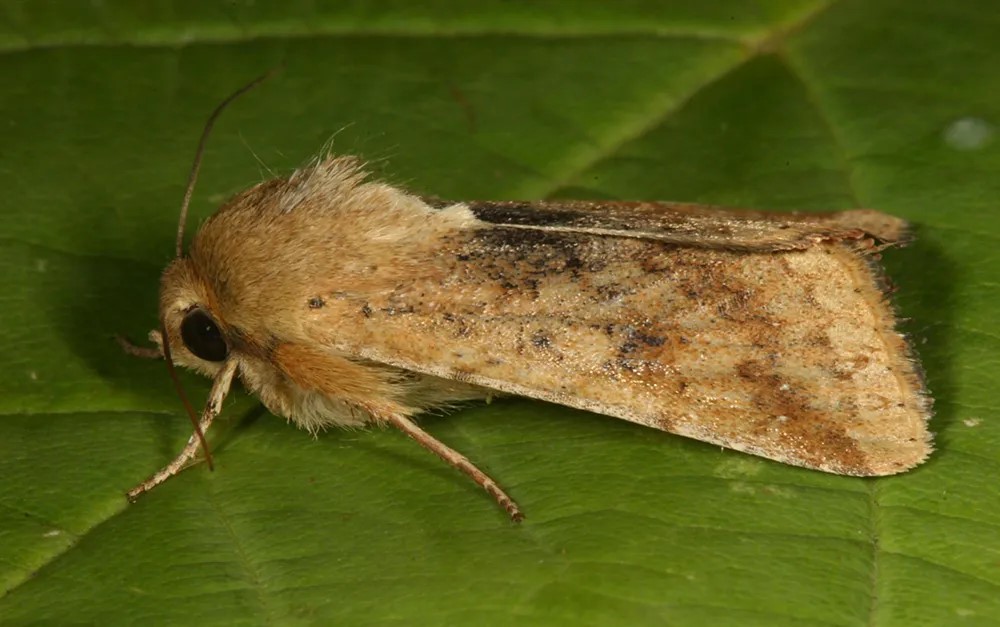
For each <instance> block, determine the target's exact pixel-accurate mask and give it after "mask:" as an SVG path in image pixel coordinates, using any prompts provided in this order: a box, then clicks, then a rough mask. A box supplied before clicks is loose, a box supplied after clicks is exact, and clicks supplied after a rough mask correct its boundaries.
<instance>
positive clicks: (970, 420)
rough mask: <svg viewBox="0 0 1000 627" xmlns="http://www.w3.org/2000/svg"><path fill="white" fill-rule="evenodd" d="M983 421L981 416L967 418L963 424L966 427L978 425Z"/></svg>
mask: <svg viewBox="0 0 1000 627" xmlns="http://www.w3.org/2000/svg"><path fill="white" fill-rule="evenodd" d="M981 422H982V420H980V419H979V418H966V419H965V420H963V421H962V424H963V425H965V426H966V427H978V426H979V424H980V423H981Z"/></svg>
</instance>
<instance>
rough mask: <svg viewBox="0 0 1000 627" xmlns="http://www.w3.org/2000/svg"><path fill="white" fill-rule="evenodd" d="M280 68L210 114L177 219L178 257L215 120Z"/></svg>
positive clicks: (258, 79) (265, 75) (257, 80)
mask: <svg viewBox="0 0 1000 627" xmlns="http://www.w3.org/2000/svg"><path fill="white" fill-rule="evenodd" d="M280 69H281V68H280V66H279V67H276V68H272V69H270V70H268V71H267V72H265V73H263V74H261V75H260V76H258V77H257V78H255V79H253V80H252V81H250V82H249V83H247V84H246V85H244V86H243V87H240V88H239V89H237V90H236V91H234V92H233V93H231V94H229V96H228V97H227V98H226V99H225V100H223V101H222V102H220V103H219V105H218V106H217V107H215V110H214V111H212V114H211V115H209V116H208V121H206V122H205V128H204V129H202V131H201V139H199V140H198V149H197V151H195V153H194V163H192V164H191V173H190V174H189V175H188V182H187V189H185V190H184V200H182V201H181V216H180V218H179V219H178V221H177V256H178V257H180V256H181V255H182V254H183V253H184V224H185V223H186V222H187V214H188V207H189V206H190V204H191V195H192V194H194V184H195V183H196V182H197V181H198V171H199V170H201V158H202V155H204V154H205V144H207V143H208V135H209V133H211V132H212V127H213V126H215V121H216V120H217V119H218V117H219V115H220V114H221V113H222V112H223V111H224V110H225V109H226V107H228V106H229V104H230V103H231V102H232V101H234V100H236V99H237V98H239V97H240V96H242V95H243V94H245V93H247V92H248V91H250V90H251V89H253V88H254V87H256V86H257V85H260V84H261V83H263V82H264V81H265V80H267V79H269V78H271V76H273V75H274V74H275V73H276V72H277V71H278V70H280Z"/></svg>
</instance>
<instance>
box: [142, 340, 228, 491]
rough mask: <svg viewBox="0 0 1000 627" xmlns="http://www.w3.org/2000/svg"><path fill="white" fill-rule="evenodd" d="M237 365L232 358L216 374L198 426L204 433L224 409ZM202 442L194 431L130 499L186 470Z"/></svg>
mask: <svg viewBox="0 0 1000 627" xmlns="http://www.w3.org/2000/svg"><path fill="white" fill-rule="evenodd" d="M236 367H237V361H236V360H235V359H230V360H229V361H227V362H226V363H225V365H224V366H223V367H222V370H220V371H219V373H218V374H217V375H215V380H214V381H213V382H212V391H211V392H209V394H208V402H207V403H205V409H204V410H203V411H202V414H201V420H200V421H199V423H198V427H199V428H200V429H201V432H202V433H206V432H207V431H208V428H209V427H211V426H212V421H213V420H215V417H216V416H218V415H219V413H220V412H221V411H222V401H223V400H225V398H226V394H228V393H229V386H230V385H232V382H233V375H235V374H236ZM200 444H201V441H200V440H199V439H198V435H197V434H195V433H192V434H191V437H190V438H188V441H187V444H186V445H185V446H184V449H183V450H182V451H181V452H180V454H179V455H178V456H177V457H176V458H174V461H172V462H170V463H169V464H167V465H166V466H165V467H164V468H163V469H162V470H160V471H159V472H157V473H156V474H155V475H153V476H152V477H150V478H149V479H146V480H145V481H143V482H142V483H140V484H139V485H137V486H135V487H134V488H132V489H131V490H129V491H128V493H127V496H128V499H129V500H130V501H135V500H136V499H137V498H139V496H141V495H142V494H143V493H145V492H149V491H150V490H152V489H153V488H155V487H156V486H158V485H160V484H161V483H163V482H164V481H166V480H167V479H169V478H170V477H173V476H174V475H176V474H177V473H179V472H180V471H182V470H184V468H185V467H186V466H187V465H188V464H189V463H190V462H191V460H193V459H194V457H195V455H197V454H198V447H199V446H200Z"/></svg>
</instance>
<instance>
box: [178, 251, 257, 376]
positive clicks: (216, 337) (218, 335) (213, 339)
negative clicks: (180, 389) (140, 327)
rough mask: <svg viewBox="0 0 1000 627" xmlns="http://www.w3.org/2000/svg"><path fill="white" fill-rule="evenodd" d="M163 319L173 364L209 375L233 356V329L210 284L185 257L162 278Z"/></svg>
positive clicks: (235, 354) (213, 374)
mask: <svg viewBox="0 0 1000 627" xmlns="http://www.w3.org/2000/svg"><path fill="white" fill-rule="evenodd" d="M160 320H161V323H162V325H163V331H164V332H166V337H164V338H161V342H168V343H169V345H170V346H169V348H170V355H171V358H172V359H173V361H174V363H176V364H178V365H181V366H184V367H186V368H191V369H192V370H196V371H198V372H200V373H201V374H204V375H206V376H208V377H215V375H216V374H217V373H218V372H219V370H220V369H221V368H222V366H223V364H224V363H225V362H226V361H227V360H230V359H238V357H239V354H238V351H237V350H234V349H233V344H234V342H233V339H234V338H233V330H232V329H230V328H229V327H228V326H227V325H226V323H225V320H224V319H223V318H222V315H221V312H220V311H219V310H218V306H217V305H216V304H215V298H214V297H213V295H212V293H211V289H210V288H209V286H208V284H207V283H205V282H204V281H203V280H202V279H201V278H199V277H198V275H197V273H196V272H195V271H194V269H193V267H192V266H191V263H190V260H189V259H188V258H186V257H179V258H177V259H175V260H174V261H173V262H171V264H170V265H169V266H167V269H166V270H164V272H163V277H162V278H161V280H160Z"/></svg>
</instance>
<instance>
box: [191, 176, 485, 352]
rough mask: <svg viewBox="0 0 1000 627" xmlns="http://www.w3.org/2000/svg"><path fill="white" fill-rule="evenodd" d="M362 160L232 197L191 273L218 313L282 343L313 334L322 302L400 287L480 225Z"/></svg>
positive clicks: (200, 240)
mask: <svg viewBox="0 0 1000 627" xmlns="http://www.w3.org/2000/svg"><path fill="white" fill-rule="evenodd" d="M363 178H364V174H363V173H362V172H361V171H360V170H359V169H358V166H357V164H356V162H355V160H353V159H350V158H335V159H328V160H326V161H323V162H321V163H318V164H317V165H315V166H313V167H311V168H307V169H304V170H300V171H298V172H296V173H295V174H293V175H292V176H290V177H288V178H287V179H278V180H273V181H268V182H265V183H262V184H260V185H258V186H256V187H254V188H252V189H250V190H248V191H247V192H244V193H243V194H240V195H239V196H237V197H235V198H234V199H232V200H231V201H230V202H229V203H228V204H226V206H224V207H223V208H222V209H220V210H219V211H218V212H217V213H216V214H215V215H214V216H212V217H211V218H210V219H209V220H208V221H207V222H206V223H205V224H204V225H203V226H202V228H201V229H200V230H199V232H198V234H197V235H196V237H195V238H194V241H193V243H192V245H191V249H190V265H191V269H192V272H193V273H194V274H195V275H196V276H198V277H200V278H201V279H202V280H203V281H204V282H205V283H206V284H207V286H208V289H209V291H210V292H211V293H212V295H213V297H214V298H215V302H216V305H217V307H218V308H219V313H220V315H222V316H223V317H224V318H225V319H226V320H227V321H230V322H231V323H233V324H237V325H239V326H241V327H244V328H248V329H261V328H266V329H267V330H268V332H269V333H271V334H277V335H280V336H285V335H288V336H298V335H301V334H302V333H303V332H304V331H303V328H302V324H301V322H302V321H303V314H304V313H305V314H307V313H308V311H309V303H310V302H314V303H315V302H316V301H314V300H313V299H315V298H323V297H324V296H323V295H330V294H351V293H362V292H366V293H367V292H372V291H376V292H377V291H380V290H385V289H392V288H393V287H394V286H395V285H396V284H397V283H398V282H399V281H400V280H401V279H402V280H405V277H406V276H407V274H408V273H417V272H420V271H422V270H423V266H424V265H425V264H426V260H427V251H428V250H433V249H434V248H435V247H436V246H437V245H438V241H439V240H440V239H441V238H442V237H443V236H444V234H446V233H449V232H452V231H453V230H454V229H455V228H465V227H468V226H470V225H474V224H475V223H476V222H477V221H476V220H475V218H473V217H472V216H471V214H470V213H469V212H468V211H467V210H464V211H463V210H462V209H461V208H460V207H456V208H455V209H454V210H444V211H441V210H436V209H432V208H431V207H428V206H427V205H426V204H425V203H424V202H423V201H422V200H420V199H419V198H417V197H415V196H411V195H409V194H406V193H404V192H401V191H400V190H397V189H395V188H393V187H390V186H388V185H384V184H381V183H366V182H363Z"/></svg>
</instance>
